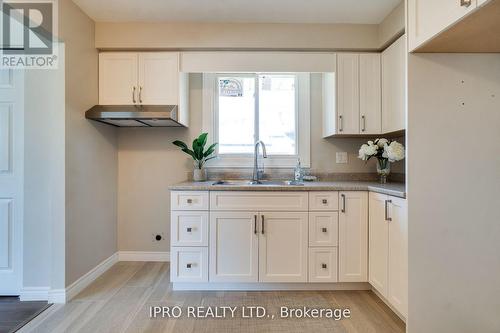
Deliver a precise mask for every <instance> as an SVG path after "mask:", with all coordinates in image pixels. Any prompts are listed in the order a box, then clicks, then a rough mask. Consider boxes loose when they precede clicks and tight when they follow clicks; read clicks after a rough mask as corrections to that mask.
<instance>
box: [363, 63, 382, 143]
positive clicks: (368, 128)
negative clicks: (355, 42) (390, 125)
mask: <svg viewBox="0 0 500 333" xmlns="http://www.w3.org/2000/svg"><path fill="white" fill-rule="evenodd" d="M380 75H381V73H380V53H363V54H360V55H359V115H360V119H359V122H360V123H359V128H360V132H359V133H360V134H380V131H381V129H382V125H381V122H382V114H381V108H382V101H381V98H382V96H381V95H382V91H381V78H380Z"/></svg>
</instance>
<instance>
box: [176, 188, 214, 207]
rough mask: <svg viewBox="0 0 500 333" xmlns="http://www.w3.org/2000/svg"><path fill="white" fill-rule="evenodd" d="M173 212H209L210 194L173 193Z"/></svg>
mask: <svg viewBox="0 0 500 333" xmlns="http://www.w3.org/2000/svg"><path fill="white" fill-rule="evenodd" d="M170 207H171V210H208V192H206V191H205V192H198V191H172V192H171V194H170Z"/></svg>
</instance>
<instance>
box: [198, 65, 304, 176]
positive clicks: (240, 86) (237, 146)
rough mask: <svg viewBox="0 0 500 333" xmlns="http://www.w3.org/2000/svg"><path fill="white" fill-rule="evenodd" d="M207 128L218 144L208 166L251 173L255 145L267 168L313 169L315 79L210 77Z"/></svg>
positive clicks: (206, 98)
mask: <svg viewBox="0 0 500 333" xmlns="http://www.w3.org/2000/svg"><path fill="white" fill-rule="evenodd" d="M203 84H204V102H203V104H204V107H203V109H204V111H203V128H204V130H205V131H208V132H209V136H211V137H212V140H211V141H215V142H218V143H219V145H218V151H217V154H218V156H219V158H218V159H216V160H213V161H212V162H211V163H210V165H208V166H219V167H251V166H252V161H253V152H254V144H255V142H256V141H258V140H262V141H263V142H264V143H265V145H266V150H267V154H268V159H267V160H266V161H265V164H266V166H270V167H292V166H294V165H295V164H296V162H297V158H299V157H300V159H301V162H302V164H303V165H304V166H306V167H307V166H309V141H310V139H309V123H310V121H309V74H303V73H272V74H266V73H238V74H228V73H219V74H204V79H203Z"/></svg>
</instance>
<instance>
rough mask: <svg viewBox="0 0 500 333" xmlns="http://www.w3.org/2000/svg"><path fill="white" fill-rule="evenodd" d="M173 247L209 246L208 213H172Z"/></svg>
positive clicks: (171, 237) (171, 233) (171, 232)
mask: <svg viewBox="0 0 500 333" xmlns="http://www.w3.org/2000/svg"><path fill="white" fill-rule="evenodd" d="M170 216H171V217H170V235H171V236H170V239H171V245H172V246H208V212H198V211H172V214H171V215H170Z"/></svg>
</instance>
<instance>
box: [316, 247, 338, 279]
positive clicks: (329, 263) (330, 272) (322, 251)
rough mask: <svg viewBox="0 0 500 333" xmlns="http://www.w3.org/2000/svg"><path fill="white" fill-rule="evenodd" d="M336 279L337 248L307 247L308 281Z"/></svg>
mask: <svg viewBox="0 0 500 333" xmlns="http://www.w3.org/2000/svg"><path fill="white" fill-rule="evenodd" d="M337 281H338V278H337V248H336V247H311V248H309V282H337Z"/></svg>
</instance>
